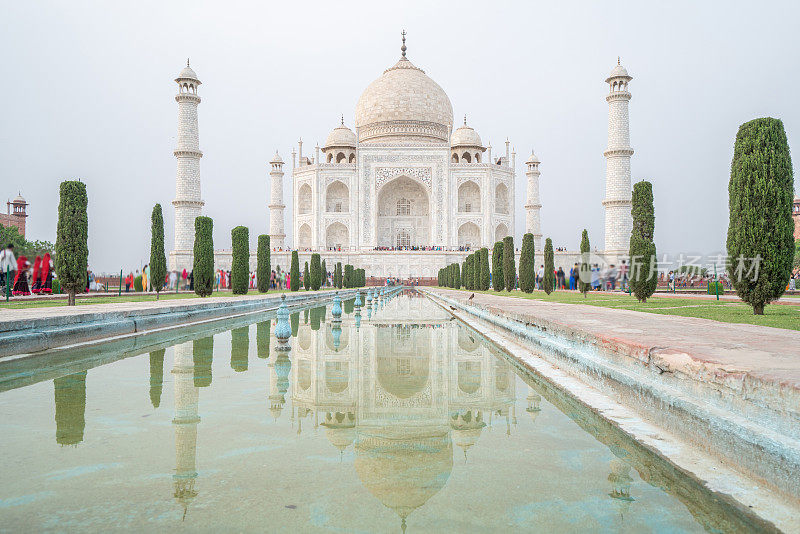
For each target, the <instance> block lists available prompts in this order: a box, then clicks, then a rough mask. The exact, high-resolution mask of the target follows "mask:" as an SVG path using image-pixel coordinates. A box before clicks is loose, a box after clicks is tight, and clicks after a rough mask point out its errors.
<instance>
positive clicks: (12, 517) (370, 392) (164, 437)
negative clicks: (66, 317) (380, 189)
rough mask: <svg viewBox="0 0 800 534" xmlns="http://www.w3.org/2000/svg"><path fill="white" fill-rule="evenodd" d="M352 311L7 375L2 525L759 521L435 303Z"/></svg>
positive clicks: (649, 528) (299, 526) (392, 303)
mask: <svg viewBox="0 0 800 534" xmlns="http://www.w3.org/2000/svg"><path fill="white" fill-rule="evenodd" d="M344 308H345V314H344V315H343V317H342V320H341V323H340V324H339V323H337V322H335V321H333V320H332V317H331V313H330V308H327V309H326V308H324V307H318V308H314V309H307V310H301V311H299V312H296V313H293V314H292V316H291V321H290V324H291V327H292V337H291V338H290V341H289V343H288V350H282V348H281V347H279V344H278V343H277V340H276V338H275V336H274V332H275V318H274V314H272V315H264V316H262V317H260V320H259V321H258V322H255V323H253V324H244V325H238V326H236V327H235V328H232V329H229V330H222V331H219V328H217V332H216V333H213V332H214V331H213V330H206V331H200V332H194V333H192V332H189V333H188V334H187V333H184V335H188V336H190V337H191V338H192V339H182V340H181V342H180V343H177V344H172V345H171V346H164V347H163V348H155V349H153V350H151V351H149V352H144V353H138V354H136V352H137V351H135V350H134V351H131V352H130V353H125V354H121V353H116V354H110V353H104V352H103V350H100V351H94V352H93V353H92V355H91V358H88V359H87V358H83V359H81V358H80V357H79V356H80V355H78V356H76V358H77V360H80V361H81V362H83V363H82V364H79V365H78V364H76V365H73V367H70V365H69V364H64V363H63V362H61V363H59V364H58V365H56V363H53V364H52V365H50V366H49V367H47V366H46V367H43V368H38V369H36V370H35V371H30V370H29V369H27V370H22V369H20V368H16V367H15V364H14V362H7V364H6V365H5V366H4V367H2V368H0V385H2V393H0V436H1V437H0V447H1V450H2V454H3V456H4V461H3V469H2V472H1V474H0V529H2V530H8V531H21V530H25V531H41V530H45V531H47V530H55V531H67V530H70V531H74V530H81V531H86V530H88V531H101V530H102V531H106V530H123V529H124V530H136V531H164V530H165V529H177V528H187V529H191V530H193V531H198V530H199V531H220V530H225V531H284V532H322V531H346V532H401V531H408V532H443V531H458V532H470V531H484V532H485V531H501V530H502V531H508V530H511V531H538V532H543V531H546V532H568V531H572V532H586V531H609V530H611V531H629V532H679V531H680V532H691V531H702V530H704V529H705V530H718V531H724V530H729V529H736V530H741V529H743V528H744V529H747V528H748V523H747V522H746V520H743V519H741V517H738V516H737V512H736V511H732V510H730V509H728V508H726V506H725V505H724V504H723V503H721V502H719V500H717V499H715V498H713V496H705V495H703V494H702V491H701V490H699V489H697V488H695V487H694V485H693V484H692V483H691V482H690V481H686V480H681V479H680V477H679V476H677V475H675V474H674V473H672V472H671V470H670V469H669V468H668V467H666V466H663V465H661V464H660V462H659V461H658V460H656V459H654V458H651V457H649V456H648V455H647V453H646V452H644V451H642V450H640V449H639V448H638V447H637V446H636V445H635V444H632V443H628V442H627V441H626V440H625V439H624V438H622V437H620V436H617V435H615V434H614V431H613V429H609V428H607V425H604V424H603V423H602V422H600V421H597V420H595V419H593V416H592V415H591V414H586V413H584V411H582V409H581V408H580V407H577V406H574V405H571V404H570V403H569V401H567V400H564V399H563V398H561V396H560V395H559V394H558V393H557V392H554V391H552V389H551V388H549V387H548V386H547V385H545V384H542V383H541V381H540V380H539V379H538V378H536V377H534V376H531V375H528V374H525V373H523V372H520V371H518V370H517V369H515V367H514V366H513V365H512V364H511V363H510V362H509V361H508V360H507V358H506V357H505V356H504V355H503V354H501V353H500V352H499V351H498V350H497V349H496V348H494V347H493V346H492V345H490V344H488V343H487V342H486V341H485V340H483V339H482V338H481V337H480V336H479V335H478V334H477V333H475V332H474V331H471V330H469V329H468V328H466V327H465V326H463V325H461V324H459V323H458V322H457V321H455V320H453V319H452V317H451V316H450V314H449V313H446V312H445V311H444V310H442V309H441V308H439V307H438V306H437V305H435V304H434V303H433V302H432V301H430V300H428V299H427V298H425V297H424V296H422V295H421V294H419V293H416V292H413V291H404V292H402V293H401V294H400V295H398V296H396V297H393V298H391V299H385V300H384V301H382V302H381V303H380V304H379V305H377V306H372V307H370V308H369V309H367V308H366V307H365V308H363V309H361V310H360V312H359V313H356V311H357V310H354V308H353V305H352V301H350V302H349V303H346V305H345V306H344ZM210 332H211V333H210ZM161 345H165V344H164V343H162V344H161ZM167 345H168V343H167ZM155 346H158V345H155ZM109 350H111V349H109ZM140 350H141V349H140ZM46 361H49V360H46ZM87 361H89V362H95V363H89V364H86V362H87ZM21 366H22V364H18V365H17V367H21ZM81 367H83V368H81Z"/></svg>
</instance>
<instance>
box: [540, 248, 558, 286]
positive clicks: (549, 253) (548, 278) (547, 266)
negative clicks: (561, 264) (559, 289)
mask: <svg viewBox="0 0 800 534" xmlns="http://www.w3.org/2000/svg"><path fill="white" fill-rule="evenodd" d="M554 270H555V265H554V261H553V241H552V240H551V239H550V238H549V237H548V238H547V240H546V241H545V242H544V277H543V278H544V279H543V281H542V285H543V286H544V292H545V293H547V294H548V295H549V294H550V293H552V292H553V290H554V289H555V287H556V275H555V272H554Z"/></svg>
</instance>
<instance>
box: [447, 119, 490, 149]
mask: <svg viewBox="0 0 800 534" xmlns="http://www.w3.org/2000/svg"><path fill="white" fill-rule="evenodd" d="M450 146H452V147H457V146H468V147H480V148H483V142H482V141H481V136H480V135H478V132H476V131H475V130H474V129H473V128H471V127H470V126H467V118H466V117H464V125H463V126H459V127H458V128H456V131H455V132H453V135H452V136H451V137H450Z"/></svg>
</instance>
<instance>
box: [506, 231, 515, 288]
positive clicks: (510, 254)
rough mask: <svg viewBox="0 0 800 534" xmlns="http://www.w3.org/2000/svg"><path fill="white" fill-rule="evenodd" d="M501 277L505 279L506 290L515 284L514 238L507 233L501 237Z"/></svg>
mask: <svg viewBox="0 0 800 534" xmlns="http://www.w3.org/2000/svg"><path fill="white" fill-rule="evenodd" d="M503 278H504V279H505V281H506V291H511V290H513V289H514V287H515V286H516V285H517V267H516V265H515V262H514V238H513V237H511V236H510V235H507V236H506V237H504V238H503Z"/></svg>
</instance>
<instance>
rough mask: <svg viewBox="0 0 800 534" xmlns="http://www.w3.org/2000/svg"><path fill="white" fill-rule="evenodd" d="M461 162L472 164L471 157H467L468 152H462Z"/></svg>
mask: <svg viewBox="0 0 800 534" xmlns="http://www.w3.org/2000/svg"><path fill="white" fill-rule="evenodd" d="M461 161H462V162H463V163H472V156H470V155H469V152H464V153H463V154H462V155H461Z"/></svg>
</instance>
